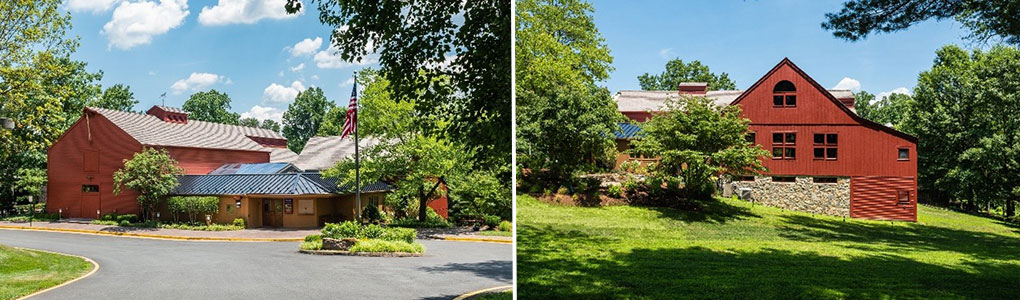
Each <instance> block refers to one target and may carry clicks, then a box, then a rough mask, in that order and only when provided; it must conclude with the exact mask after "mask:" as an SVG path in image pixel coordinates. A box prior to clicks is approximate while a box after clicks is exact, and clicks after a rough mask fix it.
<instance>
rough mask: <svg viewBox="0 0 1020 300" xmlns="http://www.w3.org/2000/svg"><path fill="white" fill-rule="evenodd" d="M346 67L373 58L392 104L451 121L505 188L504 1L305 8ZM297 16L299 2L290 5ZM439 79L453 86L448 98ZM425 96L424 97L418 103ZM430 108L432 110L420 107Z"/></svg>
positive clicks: (321, 0)
mask: <svg viewBox="0 0 1020 300" xmlns="http://www.w3.org/2000/svg"><path fill="white" fill-rule="evenodd" d="M307 2H309V3H315V4H317V6H318V10H319V12H320V14H319V21H320V22H321V23H323V24H325V25H328V26H331V27H333V28H334V31H333V33H332V36H331V38H330V41H331V45H332V46H333V47H334V49H336V50H337V54H338V55H339V56H340V57H342V58H343V59H344V60H346V61H362V60H364V59H366V58H371V57H374V56H375V55H376V54H374V52H376V51H378V54H377V55H378V61H379V65H380V66H381V69H380V72H381V73H383V74H384V75H385V76H386V77H387V78H388V79H389V80H390V81H391V83H392V87H391V88H390V90H391V91H392V92H393V93H394V97H395V98H396V99H417V101H419V102H420V103H419V105H418V106H416V107H415V108H416V109H417V110H419V111H418V113H419V114H430V115H433V116H441V117H444V118H447V119H449V120H450V124H451V126H448V129H447V130H448V132H447V134H449V135H451V136H453V137H455V138H457V139H460V140H463V141H465V142H466V143H467V145H468V147H469V148H472V149H474V150H476V151H474V153H475V154H474V157H473V159H474V160H475V161H476V162H477V163H478V164H479V165H481V166H482V167H484V168H489V169H498V170H500V173H501V174H504V175H503V176H502V178H503V180H502V182H504V184H507V185H509V183H510V176H509V175H510V155H509V153H510V149H511V147H510V143H511V142H510V141H511V130H510V125H511V123H512V122H511V121H512V120H511V119H510V115H511V111H510V109H511V107H510V98H511V97H510V93H509V92H508V91H509V90H510V87H511V86H510V83H511V79H512V78H511V76H512V74H511V71H510V65H511V61H510V59H511V57H510V55H511V53H510V52H511V51H510V48H511V46H510V30H511V25H512V24H511V22H510V19H511V15H510V13H511V12H510V1H509V0H477V1H461V0H410V1H384V2H365V1H350V0H313V1H307ZM286 9H287V11H288V12H290V13H296V12H298V11H300V10H301V9H303V1H300V0H288V1H287V5H286ZM437 78H445V81H448V82H450V83H452V88H455V89H456V93H447V92H446V91H445V90H444V88H443V84H441V83H439V81H437V80H436V79H437ZM422 93H424V95H421V94H422ZM425 102H429V103H425Z"/></svg>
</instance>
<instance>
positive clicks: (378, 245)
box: [351, 240, 425, 253]
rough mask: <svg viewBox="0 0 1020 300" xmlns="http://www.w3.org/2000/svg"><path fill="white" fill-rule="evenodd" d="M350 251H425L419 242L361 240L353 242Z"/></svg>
mask: <svg viewBox="0 0 1020 300" xmlns="http://www.w3.org/2000/svg"><path fill="white" fill-rule="evenodd" d="M351 252H355V253H357V252H407V253H423V252H425V246H424V245H422V244H421V243H407V242H402V241H387V240H363V241H358V243H357V244H354V247H351Z"/></svg>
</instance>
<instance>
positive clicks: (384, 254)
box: [298, 250, 425, 257]
mask: <svg viewBox="0 0 1020 300" xmlns="http://www.w3.org/2000/svg"><path fill="white" fill-rule="evenodd" d="M298 251H299V252H301V253H304V254H312V255H346V256H370V257H422V256H425V254H424V253H408V252H350V251H343V250H298Z"/></svg>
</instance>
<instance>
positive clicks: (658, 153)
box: [634, 97, 769, 199]
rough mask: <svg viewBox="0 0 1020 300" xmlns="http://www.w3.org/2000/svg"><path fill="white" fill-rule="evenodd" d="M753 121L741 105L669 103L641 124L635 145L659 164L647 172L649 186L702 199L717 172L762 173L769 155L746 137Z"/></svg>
mask: <svg viewBox="0 0 1020 300" xmlns="http://www.w3.org/2000/svg"><path fill="white" fill-rule="evenodd" d="M750 124H751V121H750V120H748V119H744V118H741V117H740V107H739V106H735V105H727V106H722V107H720V106H717V105H715V104H713V103H712V100H710V99H707V98H705V97H680V98H674V99H670V100H667V101H666V103H665V107H664V109H663V110H662V113H661V114H656V115H655V116H653V117H652V118H651V119H650V120H648V121H646V122H645V123H644V124H642V125H641V129H642V132H643V133H644V134H645V135H644V137H642V138H641V139H639V140H635V141H634V147H635V150H634V151H635V152H637V153H639V154H642V155H644V156H647V157H658V158H660V160H659V161H658V162H656V163H655V164H653V165H652V166H651V167H650V168H649V173H650V174H651V181H650V182H651V184H650V186H652V187H658V186H660V183H665V185H666V186H667V189H666V190H667V191H673V192H676V193H677V194H679V195H680V196H682V197H686V198H693V199H704V198H708V197H711V195H712V193H713V192H714V191H715V180H714V177H715V176H717V175H718V174H730V175H749V174H756V173H760V172H763V171H766V169H765V167H764V166H763V165H762V159H763V158H765V157H767V155H768V154H769V153H768V151H766V150H765V149H763V148H762V147H761V145H754V144H753V143H748V142H747V141H746V140H745V139H744V136H745V135H746V134H747V133H748V126H749V125H750Z"/></svg>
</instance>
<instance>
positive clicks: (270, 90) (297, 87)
mask: <svg viewBox="0 0 1020 300" xmlns="http://www.w3.org/2000/svg"><path fill="white" fill-rule="evenodd" d="M304 90H305V85H304V84H302V83H301V81H294V82H293V83H291V84H290V86H289V87H288V86H282V85H279V84H276V83H273V84H270V85H269V86H267V87H266V89H265V90H263V91H262V101H263V102H268V103H290V102H293V101H294V98H296V97H297V95H298V93H300V92H301V91H304Z"/></svg>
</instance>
